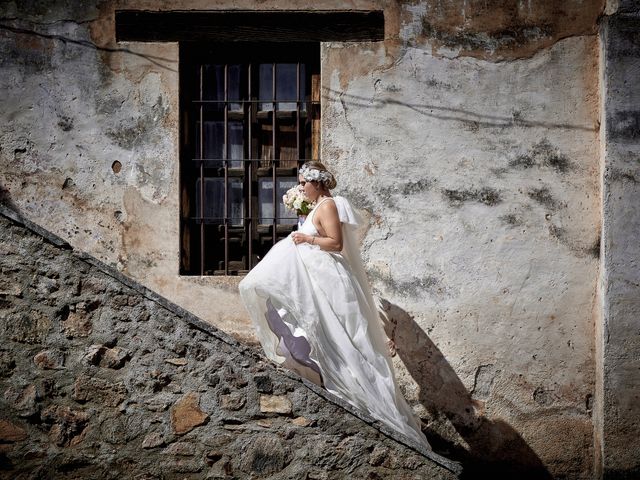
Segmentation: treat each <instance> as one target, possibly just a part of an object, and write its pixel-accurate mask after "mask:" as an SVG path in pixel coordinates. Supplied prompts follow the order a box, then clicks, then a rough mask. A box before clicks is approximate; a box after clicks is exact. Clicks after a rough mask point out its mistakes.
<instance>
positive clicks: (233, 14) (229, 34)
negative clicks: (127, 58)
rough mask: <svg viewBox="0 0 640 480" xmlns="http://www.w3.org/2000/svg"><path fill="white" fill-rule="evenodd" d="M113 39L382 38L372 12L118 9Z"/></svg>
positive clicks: (379, 18)
mask: <svg viewBox="0 0 640 480" xmlns="http://www.w3.org/2000/svg"><path fill="white" fill-rule="evenodd" d="M115 21H116V40H117V41H137V42H178V41H221V42H230V41H231V42H236V41H251V42H292V41H293V42H307V41H308V42H328V41H352V42H353V41H380V40H383V39H384V14H383V12H382V11H380V10H374V11H275V12H274V11H253V10H252V11H238V10H231V11H229V10H225V11H185V10H179V11H176V10H173V11H146V10H117V11H116V13H115Z"/></svg>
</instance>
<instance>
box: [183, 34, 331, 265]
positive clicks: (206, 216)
mask: <svg viewBox="0 0 640 480" xmlns="http://www.w3.org/2000/svg"><path fill="white" fill-rule="evenodd" d="M180 76H181V92H182V93H181V111H182V117H181V130H182V148H181V172H180V178H181V247H180V248H181V265H180V273H181V274H183V275H242V274H244V273H246V272H248V271H249V270H250V269H251V268H252V267H253V266H255V264H256V263H257V262H259V261H260V259H261V258H262V257H263V256H264V255H265V254H266V253H267V251H268V250H269V249H270V248H271V246H273V245H274V244H275V243H276V242H277V241H278V240H280V239H282V238H284V237H285V236H286V235H288V234H289V233H290V232H291V231H292V230H293V229H294V228H295V225H296V223H297V218H296V217H295V214H292V213H291V212H289V211H287V210H285V209H284V206H283V204H282V195H283V194H284V193H285V192H286V191H287V190H288V189H289V188H291V187H292V186H294V185H296V184H297V175H298V168H299V167H300V165H301V164H302V163H304V162H305V161H306V160H308V159H313V158H318V157H319V155H318V150H319V132H320V123H319V122H320V93H319V89H320V73H319V44H317V43H304V44H294V45H293V44H284V45H283V44H279V45H272V46H268V45H265V44H259V45H253V44H237V43H236V44H231V45H228V44H225V45H215V46H213V47H206V48H202V47H198V46H193V45H184V44H181V67H180Z"/></svg>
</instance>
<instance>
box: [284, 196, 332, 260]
mask: <svg viewBox="0 0 640 480" xmlns="http://www.w3.org/2000/svg"><path fill="white" fill-rule="evenodd" d="M315 218H317V219H318V223H320V226H321V227H322V229H323V230H324V232H325V234H326V236H324V237H320V236H313V235H307V234H306V233H297V232H296V233H294V234H293V235H294V242H295V243H301V242H307V243H310V244H311V245H318V246H319V247H320V249H322V250H326V251H328V252H340V251H342V224H341V223H340V217H339V216H338V209H337V208H336V204H335V203H334V202H324V205H321V208H320V210H319V211H318V212H316V213H315Z"/></svg>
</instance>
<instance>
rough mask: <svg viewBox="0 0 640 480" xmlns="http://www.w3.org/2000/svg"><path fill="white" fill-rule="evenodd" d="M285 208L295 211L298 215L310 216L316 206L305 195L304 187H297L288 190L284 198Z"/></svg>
mask: <svg viewBox="0 0 640 480" xmlns="http://www.w3.org/2000/svg"><path fill="white" fill-rule="evenodd" d="M282 202H283V203H284V206H285V207H287V208H288V209H289V210H293V211H294V212H296V213H297V214H298V215H309V212H310V211H311V210H312V209H313V207H314V206H315V204H314V203H313V202H312V201H311V200H309V199H308V198H307V196H306V195H305V194H304V188H303V187H302V185H296V186H295V187H291V188H290V189H289V190H287V193H285V194H284V195H283V196H282Z"/></svg>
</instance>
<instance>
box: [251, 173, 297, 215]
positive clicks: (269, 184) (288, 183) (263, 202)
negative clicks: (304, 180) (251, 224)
mask: <svg viewBox="0 0 640 480" xmlns="http://www.w3.org/2000/svg"><path fill="white" fill-rule="evenodd" d="M277 182H278V188H277V191H276V202H277V205H278V223H280V224H288V225H294V224H296V223H297V222H298V218H297V216H296V214H295V212H292V211H290V210H288V209H287V208H286V207H285V206H284V203H282V196H283V195H284V194H285V193H286V191H287V190H289V189H290V188H291V187H294V186H295V185H297V184H298V179H297V178H296V177H280V178H278V179H277ZM258 216H259V217H260V218H259V220H258V223H273V179H271V178H260V179H259V180H258Z"/></svg>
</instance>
